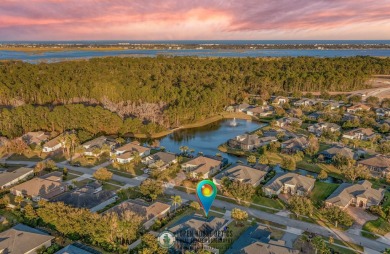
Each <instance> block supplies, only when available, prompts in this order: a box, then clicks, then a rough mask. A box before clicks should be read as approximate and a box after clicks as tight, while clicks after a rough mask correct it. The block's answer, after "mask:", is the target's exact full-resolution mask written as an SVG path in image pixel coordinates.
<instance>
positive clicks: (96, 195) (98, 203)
mask: <svg viewBox="0 0 390 254" xmlns="http://www.w3.org/2000/svg"><path fill="white" fill-rule="evenodd" d="M117 198H118V196H117V195H116V193H115V192H114V191H109V190H103V189H102V185H101V184H99V183H97V182H93V183H88V184H86V185H84V186H82V187H80V188H77V189H75V190H72V191H69V192H65V193H63V194H61V195H58V196H56V197H54V198H53V199H51V201H52V202H63V203H64V204H66V205H69V206H72V207H76V208H86V209H89V210H90V211H91V212H97V211H99V210H101V209H103V208H104V207H106V206H108V205H110V204H112V203H114V202H115V201H116V200H117Z"/></svg>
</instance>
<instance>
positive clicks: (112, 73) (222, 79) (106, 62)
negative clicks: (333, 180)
mask: <svg viewBox="0 0 390 254" xmlns="http://www.w3.org/2000/svg"><path fill="white" fill-rule="evenodd" d="M372 74H390V59H380V58H371V57H353V58H310V57H298V58H278V59H266V58H263V59H255V58H216V59H205V58H194V57H157V58H94V59H90V60H85V61H70V62H60V63H51V64H47V63H41V64H28V63H22V62H3V63H0V103H1V104H3V105H18V104H23V103H26V104H33V105H44V104H51V103H62V104H68V103H74V102H75V98H84V99H87V100H91V101H94V102H96V101H97V102H98V103H100V104H101V105H103V106H106V105H105V103H107V101H108V102H109V103H117V104H119V103H123V102H126V103H135V104H137V105H138V106H139V105H141V106H142V105H143V104H145V103H149V104H153V105H162V106H160V109H161V111H163V115H164V119H163V120H161V121H157V122H158V123H160V124H163V125H164V126H166V127H168V126H177V125H180V124H183V123H188V122H192V121H195V120H198V119H202V118H205V117H207V116H210V115H213V114H215V113H218V112H220V111H221V110H222V109H223V107H224V106H226V105H228V104H231V103H233V102H240V101H241V100H242V98H243V97H245V95H246V94H248V93H251V94H263V93H267V94H272V93H274V92H277V91H288V92H294V91H321V90H324V91H348V90H355V89H361V88H365V87H366V86H367V83H366V81H367V80H368V78H369V77H370V76H371V75H372ZM107 108H110V107H107ZM141 109H142V107H141ZM110 110H111V111H115V110H112V109H111V108H110ZM138 110H139V109H138ZM131 114H132V112H130V114H127V115H126V116H131ZM156 114H157V113H156ZM158 114H160V115H161V113H158ZM136 116H137V117H139V115H136ZM141 118H142V117H141ZM152 118H154V116H151V117H150V116H149V117H148V118H147V119H148V120H152V122H154V120H153V119H152ZM143 120H144V119H143Z"/></svg>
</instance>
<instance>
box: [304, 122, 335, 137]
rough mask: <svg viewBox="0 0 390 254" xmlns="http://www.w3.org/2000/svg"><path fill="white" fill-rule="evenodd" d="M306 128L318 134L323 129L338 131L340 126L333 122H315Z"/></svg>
mask: <svg viewBox="0 0 390 254" xmlns="http://www.w3.org/2000/svg"><path fill="white" fill-rule="evenodd" d="M307 130H308V131H309V132H311V133H314V134H316V135H317V136H320V135H321V134H322V132H323V131H324V130H328V131H331V132H336V131H340V130H341V127H340V125H337V124H335V123H316V124H313V125H310V126H309V127H307Z"/></svg>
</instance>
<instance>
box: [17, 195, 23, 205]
mask: <svg viewBox="0 0 390 254" xmlns="http://www.w3.org/2000/svg"><path fill="white" fill-rule="evenodd" d="M23 200H24V198H23V197H22V196H19V195H18V196H16V197H15V202H16V203H17V204H18V205H20V204H21V203H22V202H23Z"/></svg>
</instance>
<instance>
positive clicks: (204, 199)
mask: <svg viewBox="0 0 390 254" xmlns="http://www.w3.org/2000/svg"><path fill="white" fill-rule="evenodd" d="M216 196H217V187H216V186H215V184H214V183H213V182H212V181H210V180H202V181H200V182H199V183H198V185H197V186H196V197H197V198H198V200H199V203H200V204H201V205H202V208H203V210H204V212H205V214H206V217H207V215H208V213H209V210H210V207H211V205H212V204H213V202H214V199H215V197H216Z"/></svg>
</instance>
